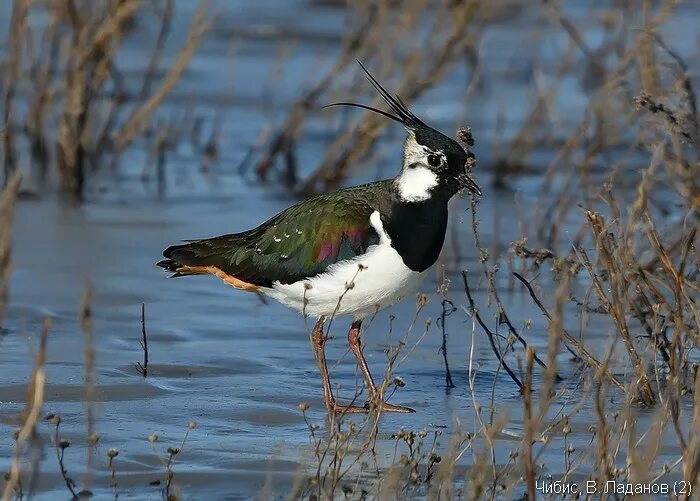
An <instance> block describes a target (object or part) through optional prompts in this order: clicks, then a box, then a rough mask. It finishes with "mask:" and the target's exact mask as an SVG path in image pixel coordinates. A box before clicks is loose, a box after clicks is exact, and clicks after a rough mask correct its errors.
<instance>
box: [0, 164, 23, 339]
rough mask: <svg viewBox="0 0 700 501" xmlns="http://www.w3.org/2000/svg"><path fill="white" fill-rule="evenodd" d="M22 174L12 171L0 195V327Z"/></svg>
mask: <svg viewBox="0 0 700 501" xmlns="http://www.w3.org/2000/svg"><path fill="white" fill-rule="evenodd" d="M21 182H22V174H21V172H20V171H19V170H16V171H14V172H13V173H12V174H11V175H10V178H9V179H7V182H6V185H5V188H4V189H3V190H2V193H0V327H2V324H3V317H4V315H5V308H6V307H7V301H8V295H9V293H8V288H9V282H10V275H11V273H12V262H11V258H12V221H13V218H14V212H15V205H16V202H17V193H18V192H19V187H20V184H21Z"/></svg>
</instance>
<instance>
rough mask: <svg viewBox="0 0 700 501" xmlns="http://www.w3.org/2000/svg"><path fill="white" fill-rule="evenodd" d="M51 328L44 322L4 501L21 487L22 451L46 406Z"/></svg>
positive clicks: (32, 434) (28, 385)
mask: <svg viewBox="0 0 700 501" xmlns="http://www.w3.org/2000/svg"><path fill="white" fill-rule="evenodd" d="M50 326H51V322H50V320H49V319H46V320H44V324H43V326H42V330H41V337H40V341H39V347H38V349H37V353H36V357H35V361H34V370H33V371H32V375H31V377H30V378H29V383H28V384H27V403H26V406H25V409H24V412H23V413H22V421H23V422H22V426H21V427H20V430H19V433H18V434H17V438H16V440H15V451H14V454H13V456H12V463H11V468H10V474H9V476H8V478H7V482H6V484H5V489H4V491H3V495H2V501H10V500H11V499H12V498H13V496H14V494H15V489H17V488H18V487H19V486H20V485H21V484H20V476H21V473H22V464H21V461H22V450H23V448H24V444H25V443H27V441H28V440H30V439H32V438H33V437H34V433H35V431H36V425H37V423H38V422H39V417H40V416H41V409H42V407H43V405H44V387H45V384H46V374H45V372H44V366H45V364H46V345H47V343H48V338H49V329H50ZM19 497H20V499H21V498H22V494H20V495H19Z"/></svg>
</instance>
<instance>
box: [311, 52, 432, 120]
mask: <svg viewBox="0 0 700 501" xmlns="http://www.w3.org/2000/svg"><path fill="white" fill-rule="evenodd" d="M356 61H357V64H359V65H360V68H362V71H364V72H365V75H366V76H367V80H369V83H371V84H372V87H374V88H375V89H376V90H377V92H379V95H380V96H382V98H383V99H384V102H386V104H387V105H388V106H389V108H390V109H391V111H392V112H393V114H392V113H389V112H386V111H384V110H380V109H377V108H374V107H372V106H367V105H365V104H359V103H351V102H339V103H331V104H327V105H325V106H324V108H328V107H330V106H352V107H354V108H362V109H363V110H369V111H373V112H374V113H378V114H380V115H383V116H385V117H387V118H391V119H392V120H395V121H396V122H399V123H400V124H403V125H404V126H406V127H408V128H409V129H415V128H416V127H427V126H426V125H425V123H423V121H422V120H421V119H420V118H418V117H417V116H415V115H414V114H413V112H412V111H411V110H409V109H408V106H406V103H404V102H403V100H402V99H401V98H400V97H399V96H398V95H395V96H392V95H391V94H390V93H389V91H387V90H386V89H385V88H384V87H382V85H381V84H380V83H379V82H378V81H377V79H376V78H374V77H373V76H372V74H371V73H370V72H369V70H367V68H365V65H364V64H362V63H361V62H360V61H359V60H357V59H356Z"/></svg>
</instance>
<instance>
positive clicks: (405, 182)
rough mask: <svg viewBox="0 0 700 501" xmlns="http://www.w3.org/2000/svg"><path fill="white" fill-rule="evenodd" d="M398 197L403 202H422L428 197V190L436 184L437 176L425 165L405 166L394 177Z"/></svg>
mask: <svg viewBox="0 0 700 501" xmlns="http://www.w3.org/2000/svg"><path fill="white" fill-rule="evenodd" d="M395 183H396V188H397V189H398V191H399V197H400V198H401V200H403V201H404V202H422V201H424V200H428V199H429V198H430V190H432V189H433V188H435V187H436V186H437V185H438V177H437V174H435V173H434V172H433V171H431V170H430V169H428V168H427V167H423V166H418V167H407V168H404V169H403V171H402V172H401V175H400V176H399V177H397V178H396V181H395Z"/></svg>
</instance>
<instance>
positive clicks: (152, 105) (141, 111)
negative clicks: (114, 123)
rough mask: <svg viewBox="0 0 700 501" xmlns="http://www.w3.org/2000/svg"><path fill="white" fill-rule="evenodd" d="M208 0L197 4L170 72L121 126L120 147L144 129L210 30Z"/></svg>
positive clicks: (117, 138) (123, 146) (118, 134)
mask: <svg viewBox="0 0 700 501" xmlns="http://www.w3.org/2000/svg"><path fill="white" fill-rule="evenodd" d="M207 5H208V1H207V0H200V1H199V4H198V5H197V11H196V12H195V15H194V18H193V19H192V23H191V24H190V29H189V32H188V34H187V39H186V40H185V44H184V45H183V46H182V48H181V49H180V52H179V53H178V55H177V57H176V58H175V61H174V62H173V65H172V66H171V67H170V69H169V70H168V73H167V74H166V76H165V77H164V78H163V81H162V82H161V84H160V86H159V87H158V88H157V89H156V90H155V91H153V93H152V94H151V96H150V97H149V98H148V100H147V101H146V102H145V103H143V105H141V106H140V107H138V108H136V109H134V110H133V112H132V113H131V115H130V116H129V118H128V119H127V120H126V123H125V124H124V125H123V126H122V127H121V128H120V130H119V131H118V132H117V133H116V135H115V143H116V145H117V147H118V148H119V149H123V148H125V147H126V146H128V145H129V144H130V143H131V141H132V140H133V139H134V137H135V136H136V135H137V134H139V133H140V132H142V131H143V128H144V126H145V125H146V123H147V122H148V120H149V118H150V117H151V115H152V114H153V112H154V111H155V110H156V108H157V107H158V106H159V105H160V103H161V102H162V101H163V99H165V97H166V96H167V95H168V94H169V93H170V91H171V90H172V89H173V87H175V84H177V82H178V81H179V80H180V77H181V76H182V75H183V73H184V72H185V70H186V69H187V65H188V64H189V62H190V60H191V59H192V56H194V53H195V51H196V50H197V47H198V46H199V42H200V41H201V39H202V37H203V36H204V34H205V33H206V32H207V31H208V30H209V28H210V25H211V21H209V20H207V19H206V12H207Z"/></svg>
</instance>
